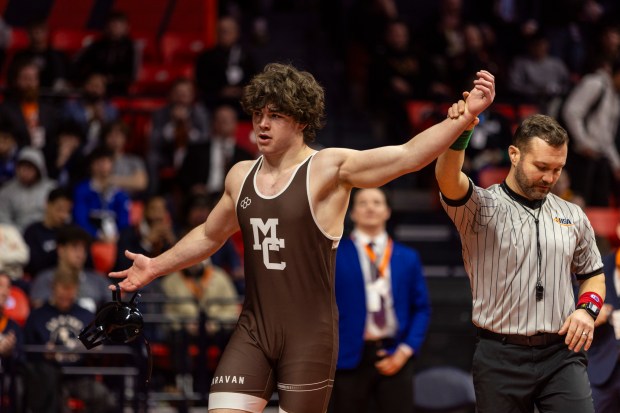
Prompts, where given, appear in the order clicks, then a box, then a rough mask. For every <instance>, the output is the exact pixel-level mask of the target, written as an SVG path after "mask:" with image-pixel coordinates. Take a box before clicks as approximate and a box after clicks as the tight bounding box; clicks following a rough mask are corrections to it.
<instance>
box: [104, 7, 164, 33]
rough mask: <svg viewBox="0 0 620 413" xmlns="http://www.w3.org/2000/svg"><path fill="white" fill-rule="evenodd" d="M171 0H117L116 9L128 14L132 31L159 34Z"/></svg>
mask: <svg viewBox="0 0 620 413" xmlns="http://www.w3.org/2000/svg"><path fill="white" fill-rule="evenodd" d="M169 2H170V1H169V0H149V1H136V0H115V1H114V10H118V11H121V12H123V13H125V15H126V16H127V20H128V21H129V25H130V26H131V30H132V31H137V32H142V33H151V34H152V35H154V36H155V35H157V33H158V32H159V30H160V29H161V26H162V23H163V20H164V16H165V14H166V9H167V8H168V3H169Z"/></svg>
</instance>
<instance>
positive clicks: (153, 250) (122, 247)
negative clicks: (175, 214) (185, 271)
mask: <svg viewBox="0 0 620 413" xmlns="http://www.w3.org/2000/svg"><path fill="white" fill-rule="evenodd" d="M175 242H176V235H175V233H174V228H173V225H172V220H171V217H170V211H168V208H167V206H166V200H165V198H164V197H162V196H159V195H155V196H152V197H150V198H149V199H147V200H146V202H145V204H144V213H143V217H142V220H141V221H140V223H139V224H138V225H136V226H130V227H127V228H125V229H124V230H123V231H121V233H120V237H119V239H118V248H117V255H116V263H115V264H114V268H115V271H118V270H120V269H123V268H126V267H127V265H130V264H131V260H129V259H128V258H127V257H125V251H127V250H128V251H140V254H144V255H146V256H148V257H155V256H157V255H159V254H161V253H162V252H164V251H166V250H167V249H168V248H170V247H171V246H172V245H173V244H174V243H175Z"/></svg>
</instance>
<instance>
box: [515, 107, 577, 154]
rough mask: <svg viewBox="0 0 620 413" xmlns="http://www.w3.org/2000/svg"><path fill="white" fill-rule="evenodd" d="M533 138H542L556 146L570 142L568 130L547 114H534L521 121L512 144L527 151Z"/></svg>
mask: <svg viewBox="0 0 620 413" xmlns="http://www.w3.org/2000/svg"><path fill="white" fill-rule="evenodd" d="M532 138H540V139H542V140H543V141H545V142H547V144H549V145H550V146H553V147H554V148H558V147H560V146H563V145H567V144H568V133H566V130H565V129H564V128H563V127H562V126H560V124H559V123H558V122H557V121H556V120H555V119H553V118H552V117H550V116H547V115H539V114H537V115H532V116H529V117H528V118H526V119H525V120H524V121H523V122H521V125H519V127H518V128H517V130H516V132H515V134H514V136H513V138H512V144H513V145H514V146H516V147H517V148H519V150H520V151H523V152H527V149H528V147H529V143H530V141H531V140H532Z"/></svg>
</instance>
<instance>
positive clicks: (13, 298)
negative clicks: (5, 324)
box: [4, 286, 30, 327]
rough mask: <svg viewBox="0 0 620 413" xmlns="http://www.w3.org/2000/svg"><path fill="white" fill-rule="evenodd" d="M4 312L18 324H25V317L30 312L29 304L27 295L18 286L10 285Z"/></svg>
mask: <svg viewBox="0 0 620 413" xmlns="http://www.w3.org/2000/svg"><path fill="white" fill-rule="evenodd" d="M4 312H5V314H6V315H7V317H9V318H10V319H11V320H13V321H15V322H16V323H17V324H19V325H20V326H22V327H23V326H24V324H26V319H27V318H28V315H29V314H30V304H29V302H28V296H27V295H26V293H25V292H24V291H23V290H22V289H21V288H19V287H16V286H12V287H11V290H10V291H9V298H8V299H7V301H6V304H5V307H4Z"/></svg>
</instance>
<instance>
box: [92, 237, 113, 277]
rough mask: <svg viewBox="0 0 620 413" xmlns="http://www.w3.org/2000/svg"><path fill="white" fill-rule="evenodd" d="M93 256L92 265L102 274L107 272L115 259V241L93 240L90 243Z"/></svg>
mask: <svg viewBox="0 0 620 413" xmlns="http://www.w3.org/2000/svg"><path fill="white" fill-rule="evenodd" d="M90 253H91V255H92V257H93V266H94V267H95V269H96V270H97V271H99V272H101V273H103V274H107V273H108V272H110V271H111V270H112V267H114V261H116V243H114V242H102V241H95V242H93V243H92V244H91V245H90Z"/></svg>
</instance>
